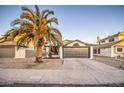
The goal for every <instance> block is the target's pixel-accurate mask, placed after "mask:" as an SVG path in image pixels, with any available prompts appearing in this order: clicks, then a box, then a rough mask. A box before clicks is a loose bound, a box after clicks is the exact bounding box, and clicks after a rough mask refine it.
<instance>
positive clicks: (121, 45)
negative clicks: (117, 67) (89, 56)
mask: <svg viewBox="0 0 124 93" xmlns="http://www.w3.org/2000/svg"><path fill="white" fill-rule="evenodd" d="M97 42H98V45H96V46H94V55H97V56H106V57H124V32H119V33H117V34H114V35H111V36H108V37H106V38H104V39H99V40H98V41H97Z"/></svg>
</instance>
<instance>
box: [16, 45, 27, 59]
mask: <svg viewBox="0 0 124 93" xmlns="http://www.w3.org/2000/svg"><path fill="white" fill-rule="evenodd" d="M25 52H26V50H25V48H22V47H20V48H19V49H18V50H17V47H15V58H25V57H26V53H25Z"/></svg>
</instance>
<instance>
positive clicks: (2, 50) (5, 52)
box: [0, 46, 15, 58]
mask: <svg viewBox="0 0 124 93" xmlns="http://www.w3.org/2000/svg"><path fill="white" fill-rule="evenodd" d="M14 57H15V48H14V46H5V47H0V58H14Z"/></svg>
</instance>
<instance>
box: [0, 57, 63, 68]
mask: <svg viewBox="0 0 124 93" xmlns="http://www.w3.org/2000/svg"><path fill="white" fill-rule="evenodd" d="M61 67H62V61H61V60H60V59H43V63H34V59H33V58H28V59H1V60H0V68H4V69H8V68H11V69H61Z"/></svg>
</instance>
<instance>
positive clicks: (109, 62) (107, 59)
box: [94, 56, 124, 69]
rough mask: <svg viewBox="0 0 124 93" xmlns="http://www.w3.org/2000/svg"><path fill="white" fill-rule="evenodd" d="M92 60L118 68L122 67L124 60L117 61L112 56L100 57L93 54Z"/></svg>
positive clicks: (123, 67)
mask: <svg viewBox="0 0 124 93" xmlns="http://www.w3.org/2000/svg"><path fill="white" fill-rule="evenodd" d="M94 60H96V61H98V62H101V63H104V64H107V65H110V66H113V67H116V68H119V69H124V61H119V60H116V59H114V58H110V57H101V56H94Z"/></svg>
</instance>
